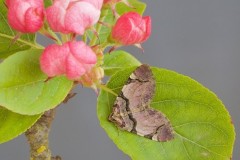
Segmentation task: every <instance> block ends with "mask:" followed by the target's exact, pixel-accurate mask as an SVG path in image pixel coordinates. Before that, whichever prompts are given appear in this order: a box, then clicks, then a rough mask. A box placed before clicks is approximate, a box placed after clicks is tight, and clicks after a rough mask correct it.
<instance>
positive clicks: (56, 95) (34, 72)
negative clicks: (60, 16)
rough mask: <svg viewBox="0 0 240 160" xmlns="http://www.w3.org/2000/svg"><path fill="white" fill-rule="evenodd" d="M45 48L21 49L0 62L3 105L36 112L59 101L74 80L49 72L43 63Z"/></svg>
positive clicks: (14, 109) (22, 112)
mask: <svg viewBox="0 0 240 160" xmlns="http://www.w3.org/2000/svg"><path fill="white" fill-rule="evenodd" d="M41 52H42V51H41V50H27V51H22V52H18V53H16V54H14V55H12V56H10V57H8V58H7V59H6V60H5V61H3V62H2V63H1V64H0V105H1V106H3V107H5V108H7V109H9V110H11V111H13V112H16V113H19V114H24V115H34V114H39V113H42V112H44V111H46V110H49V109H52V108H54V107H56V106H57V105H59V104H60V103H61V102H62V101H63V100H64V98H65V97H66V96H67V94H68V93H69V91H70V90H71V89H72V85H73V82H72V81H69V80H67V79H66V78H65V77H56V78H52V79H51V80H48V81H47V82H44V81H45V80H46V79H47V76H46V75H44V74H43V73H42V71H41V69H40V67H39V56H40V54H41Z"/></svg>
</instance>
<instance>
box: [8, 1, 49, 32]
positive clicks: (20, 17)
mask: <svg viewBox="0 0 240 160" xmlns="http://www.w3.org/2000/svg"><path fill="white" fill-rule="evenodd" d="M6 5H7V7H8V15H7V18H8V22H9V25H10V26H11V27H12V28H14V29H15V30H17V31H19V32H22V33H35V32H37V31H38V30H39V29H40V28H41V27H42V25H43V21H44V5H43V0H25V1H23V0H7V1H6Z"/></svg>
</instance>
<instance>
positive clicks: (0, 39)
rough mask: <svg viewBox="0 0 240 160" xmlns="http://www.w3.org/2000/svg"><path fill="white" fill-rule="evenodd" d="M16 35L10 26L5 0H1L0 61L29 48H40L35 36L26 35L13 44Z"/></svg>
mask: <svg viewBox="0 0 240 160" xmlns="http://www.w3.org/2000/svg"><path fill="white" fill-rule="evenodd" d="M16 34H17V33H16V32H15V31H14V30H13V29H12V28H11V27H10V26H9V24H8V20H7V7H6V6H5V0H0V59H2V58H6V57H7V56H9V55H11V54H13V53H16V52H19V51H23V50H27V49H29V48H40V47H39V46H37V45H36V44H35V35H34V34H24V35H22V36H21V37H20V38H18V39H17V40H16V42H13V40H14V38H15V36H16Z"/></svg>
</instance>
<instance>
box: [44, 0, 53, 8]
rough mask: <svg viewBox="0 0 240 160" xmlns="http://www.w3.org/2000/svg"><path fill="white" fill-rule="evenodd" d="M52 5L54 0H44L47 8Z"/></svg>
mask: <svg viewBox="0 0 240 160" xmlns="http://www.w3.org/2000/svg"><path fill="white" fill-rule="evenodd" d="M51 5H52V0H44V6H45V8H47V7H49V6H51Z"/></svg>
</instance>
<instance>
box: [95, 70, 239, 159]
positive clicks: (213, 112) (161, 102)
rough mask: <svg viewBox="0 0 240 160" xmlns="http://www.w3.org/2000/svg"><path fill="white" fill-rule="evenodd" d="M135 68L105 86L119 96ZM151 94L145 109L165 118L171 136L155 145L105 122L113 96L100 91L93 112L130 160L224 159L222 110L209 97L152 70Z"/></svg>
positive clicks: (228, 136) (226, 135)
mask: <svg viewBox="0 0 240 160" xmlns="http://www.w3.org/2000/svg"><path fill="white" fill-rule="evenodd" d="M134 69H135V68H133V67H132V68H128V69H125V70H121V71H119V72H117V73H116V74H115V75H113V76H112V77H111V79H110V80H109V82H108V84H107V86H108V87H109V88H110V89H112V90H113V91H114V92H115V93H119V91H120V90H121V89H122V86H123V85H124V84H125V82H126V80H127V78H128V77H129V76H130V74H131V73H132V71H133V70H134ZM152 71H153V74H154V77H155V80H156V92H155V96H154V98H153V100H152V102H151V107H153V108H155V109H157V110H159V111H161V112H163V113H164V114H165V115H166V116H167V118H168V119H169V120H170V122H171V124H172V126H173V129H174V135H175V138H174V139H173V140H171V141H168V142H155V141H152V140H149V139H147V138H144V137H141V136H138V135H135V134H133V133H129V132H126V131H121V130H120V129H118V128H117V127H116V126H115V125H114V124H113V123H111V122H109V121H108V116H109V115H110V112H111V110H112V106H113V103H114V101H115V99H116V97H115V96H113V95H111V94H110V93H107V92H105V91H101V92H100V95H99V97H98V107H97V114H98V118H99V120H100V124H101V126H102V127H103V128H104V130H105V131H106V132H107V134H108V136H109V137H110V138H111V139H112V140H113V142H114V143H115V144H116V145H117V146H118V147H119V148H120V149H121V150H122V151H123V152H124V153H126V154H128V155H129V156H130V157H131V158H132V159H133V160H150V159H151V160H176V159H177V160H210V159H211V160H227V159H228V160H230V159H231V156H232V151H233V144H234V140H235V132H234V126H233V125H232V123H231V118H230V116H229V113H228V111H227V110H226V108H225V107H224V105H223V104H222V102H221V101H220V100H219V99H218V98H217V97H216V95H215V94H214V93H212V92H211V91H209V90H208V89H207V88H205V87H203V86H202V85H201V84H199V83H198V82H196V81H194V80H192V79H191V78H189V77H187V76H184V75H181V74H178V73H176V72H173V71H169V70H166V69H159V68H155V67H153V68H152Z"/></svg>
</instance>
